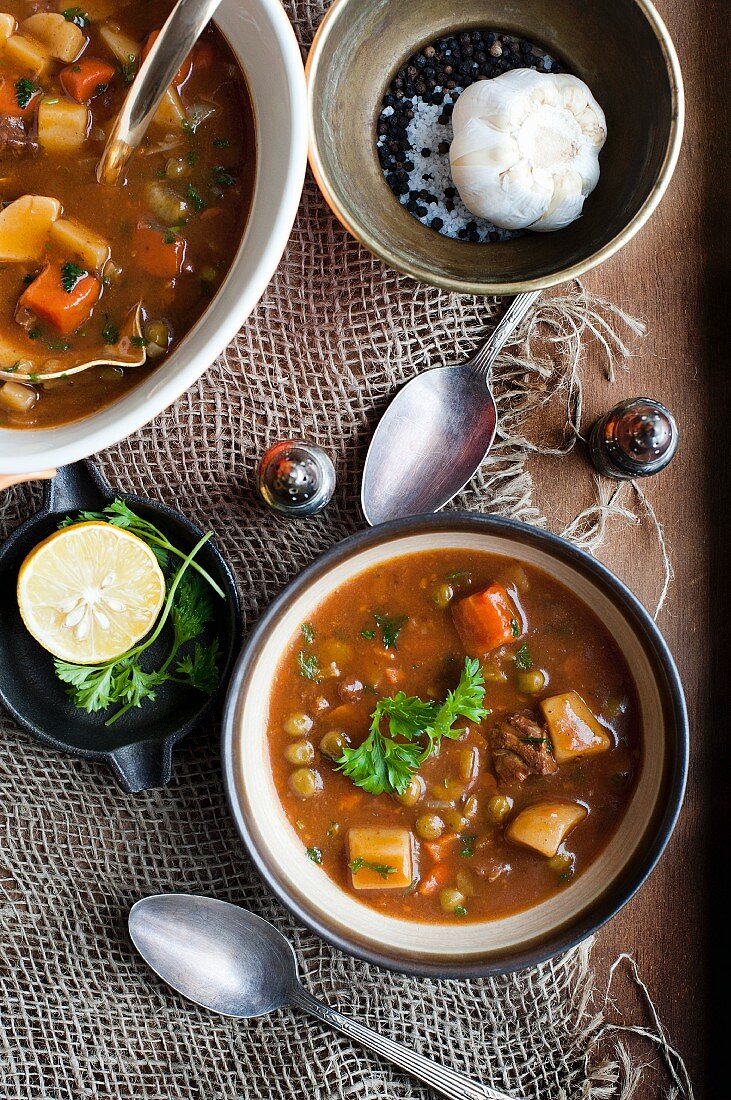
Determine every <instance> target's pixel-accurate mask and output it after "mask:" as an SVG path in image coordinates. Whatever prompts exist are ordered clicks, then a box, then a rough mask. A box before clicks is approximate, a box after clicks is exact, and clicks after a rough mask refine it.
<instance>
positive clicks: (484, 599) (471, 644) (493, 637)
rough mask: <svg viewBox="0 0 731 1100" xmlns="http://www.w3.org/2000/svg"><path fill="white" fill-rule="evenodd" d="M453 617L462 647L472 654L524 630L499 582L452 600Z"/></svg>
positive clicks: (510, 640) (511, 639)
mask: <svg viewBox="0 0 731 1100" xmlns="http://www.w3.org/2000/svg"><path fill="white" fill-rule="evenodd" d="M452 619H453V620H454V625H455V627H456V628H457V633H458V634H459V636H460V640H461V642H462V645H463V646H464V648H465V651H466V652H467V653H469V654H470V655H471V656H475V657H479V656H480V655H482V654H484V653H489V652H490V650H491V649H497V648H498V646H501V645H505V644H506V643H507V642H513V641H515V639H516V638H520V637H521V635H522V634H523V633H524V630H523V623H522V621H521V616H520V614H519V612H518V610H517V608H516V607H515V604H514V603H513V601H512V600H511V598H510V596H509V595H508V593H507V591H506V590H505V589H504V588H503V586H502V585H501V584H491V585H490V587H489V588H486V589H485V590H484V592H476V593H475V594H474V595H473V596H467V597H466V598H465V599H464V600H460V601H459V603H457V604H454V605H453V607H452Z"/></svg>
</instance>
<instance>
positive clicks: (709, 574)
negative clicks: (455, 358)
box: [544, 0, 731, 1100]
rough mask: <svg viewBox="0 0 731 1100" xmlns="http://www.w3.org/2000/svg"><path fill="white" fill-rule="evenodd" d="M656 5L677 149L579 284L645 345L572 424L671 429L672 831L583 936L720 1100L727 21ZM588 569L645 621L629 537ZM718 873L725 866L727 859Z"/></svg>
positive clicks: (700, 1084) (652, 590)
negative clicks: (717, 893)
mask: <svg viewBox="0 0 731 1100" xmlns="http://www.w3.org/2000/svg"><path fill="white" fill-rule="evenodd" d="M656 2H657V6H658V8H659V11H660V14H661V15H662V16H663V18H664V19H665V20H666V22H667V24H668V27H669V29H670V32H671V34H672V36H673V39H674V41H675V44H676V47H677V50H678V54H679V56H680V62H681V66H682V70H683V74H684V80H685V88H686V97H687V119H686V128H685V139H684V144H683V149H682V152H681V156H680V162H679V165H678V168H677V170H676V173H675V176H674V178H673V181H672V182H671V185H670V188H669V191H668V193H667V195H666V197H665V199H664V201H663V203H662V204H661V205H660V208H659V210H658V211H657V212H656V214H655V215H654V217H653V218H652V219H651V221H650V222H649V224H648V225H647V226H645V228H644V230H642V231H641V232H640V233H639V235H638V236H637V237H636V238H635V239H634V241H632V242H631V243H630V244H629V245H628V246H627V247H626V248H625V249H624V250H623V251H622V252H621V253H620V254H619V255H618V256H616V257H615V258H614V259H613V260H611V261H610V262H609V263H607V264H605V265H604V266H603V267H601V268H600V269H599V270H598V271H596V272H594V273H593V274H592V276H591V277H590V278H589V279H588V280H587V284H588V286H589V287H590V288H591V289H593V290H595V291H597V292H599V293H603V294H606V296H607V297H608V298H610V299H611V300H612V301H614V302H617V303H618V304H620V305H623V306H625V307H626V308H627V309H628V311H629V312H631V313H634V314H635V315H639V316H641V317H642V318H643V319H644V320H645V321H646V323H647V326H648V332H647V336H646V337H645V339H644V340H643V341H642V342H641V343H640V344H639V345H638V347H637V350H636V352H635V355H634V356H633V358H632V360H631V362H630V371H629V373H628V374H627V375H625V376H623V377H620V378H619V379H618V380H617V382H616V383H615V384H614V385H613V386H610V385H609V384H608V383H607V382H606V381H604V380H603V378H602V377H601V357H600V355H599V354H598V352H596V351H592V353H591V355H590V358H589V363H588V367H589V369H588V370H587V371H586V372H585V380H586V389H585V396H586V407H585V413H586V420H585V424H587V425H588V424H589V423H590V422H591V420H592V419H593V418H594V417H595V416H597V415H599V414H600V413H602V412H603V411H605V410H606V409H607V408H608V407H609V406H610V405H612V404H613V403H614V402H615V400H620V399H622V398H624V397H631V396H635V395H638V394H643V395H647V396H651V397H655V398H657V399H659V400H661V401H663V402H664V403H666V404H667V405H668V406H669V408H670V409H671V410H673V412H674V413H675V415H676V417H677V420H678V423H679V427H680V431H681V448H680V451H679V454H678V457H677V458H676V459H675V461H674V463H673V464H672V465H671V466H670V467H669V469H668V470H666V471H665V472H664V473H662V474H660V475H658V476H657V477H655V478H651V479H648V481H647V482H646V483H645V486H646V490H647V493H648V496H649V497H650V499H651V501H652V503H653V505H654V507H655V509H656V511H657V515H658V518H659V520H660V521H661V523H662V524H663V526H664V529H665V533H666V536H667V539H668V543H669V546H670V548H671V553H672V558H673V564H674V567H675V579H674V582H673V585H672V588H671V592H670V598H669V600H668V602H667V605H666V608H665V610H663V611H662V612H661V614H660V617H659V620H658V624H659V626H660V628H661V630H662V631H663V633H664V634H665V637H666V638H667V640H668V643H669V645H670V648H671V650H672V652H673V654H674V655H675V658H676V660H677V663H678V666H679V668H680V673H681V676H682V678H683V682H684V684H685V690H686V696H687V701H688V706H689V713H690V739H691V754H690V774H689V781H688V788H687V795H686V799H685V805H684V809H683V812H682V816H681V819H680V823H679V825H678V827H677V829H676V831H675V834H674V836H673V838H672V840H671V842H670V844H669V846H668V849H667V850H666V853H665V855H664V857H663V859H662V861H661V863H660V865H659V866H658V867H657V868H656V870H655V871H654V873H653V874H652V876H651V877H650V879H649V881H648V882H647V883H646V885H645V887H644V888H643V889H642V890H641V891H640V893H639V895H638V896H636V897H635V898H634V899H633V901H631V902H630V903H629V905H627V906H626V908H625V909H624V910H623V911H622V912H621V913H620V914H619V915H618V916H617V917H616V918H615V919H614V920H613V921H611V922H610V924H609V925H608V926H606V927H605V928H604V929H603V930H602V931H601V932H600V933H599V935H598V939H597V943H596V947H595V951H594V962H595V964H596V966H597V969H598V972H599V975H600V979H602V978H605V977H606V972H607V968H608V966H609V964H610V963H611V961H612V960H613V959H614V958H615V957H616V956H617V955H618V954H619V953H620V952H623V951H627V952H630V953H631V954H632V955H633V956H634V958H635V959H636V960H637V962H638V964H639V970H640V973H641V975H642V978H643V980H644V981H645V982H646V983H647V986H648V989H649V992H650V994H651V996H652V997H653V1000H654V1002H655V1005H656V1007H657V1009H658V1012H659V1015H660V1018H661V1019H662V1021H663V1022H664V1024H665V1026H666V1028H667V1031H668V1035H669V1038H670V1041H671V1042H672V1043H674V1044H675V1045H676V1047H677V1049H678V1050H679V1052H680V1053H681V1054H682V1055H683V1057H684V1058H685V1060H686V1064H687V1067H688V1070H689V1072H690V1075H691V1080H692V1083H693V1086H694V1088H695V1090H696V1096H697V1097H701V1096H706V1095H707V1096H714V1097H720V1096H722V1095H728V1093H729V1089H728V1085H727V1084H726V1085H725V1087H721V1085H720V1082H721V1075H720V1072H719V1074H718V1078H719V1087H718V1088H713V1087H712V1084H711V1080H712V1075H713V1069H714V1063H713V1055H714V1054H715V1055H716V1056H717V1057H718V1056H719V1050H720V1049H722V1048H720V1041H716V1042H715V1043H714V1042H713V1041H712V1035H711V1021H712V1017H713V1013H712V1012H711V1008H710V1004H711V993H712V992H713V986H714V980H715V981H718V948H719V945H720V944H721V943H722V942H723V940H724V939H727V933H726V934H725V935H723V934H722V933H721V921H722V919H723V913H722V912H719V911H718V910H719V906H718V903H717V905H716V911H715V912H714V913H713V914H712V913H711V895H710V890H711V883H712V881H713V878H714V877H715V878H716V880H717V881H718V874H719V872H718V870H716V871H715V874H714V871H713V867H712V866H711V864H712V848H711V838H712V836H713V835H714V834H715V833H717V829H714V828H713V822H714V810H713V808H712V807H713V803H714V802H715V806H716V809H715V820H716V822H718V823H719V824H720V822H721V820H722V819H721V812H722V810H721V806H720V798H721V785H722V784H723V782H724V780H723V775H726V776H727V775H728V770H729V765H728V755H729V754H728V749H727V748H726V746H727V745H728V741H729V721H728V719H729V707H728V701H726V703H725V704H724V703H723V702H722V698H723V696H722V693H723V692H725V693H726V700H728V680H729V673H728V669H727V668H726V663H727V660H728V654H729V652H731V650H730V649H729V644H728V643H729V640H731V639H729V631H728V626H727V624H726V622H725V616H724V605H725V610H726V613H727V614H728V612H729V611H730V610H731V601H730V600H729V599H728V597H729V582H728V574H729V563H728V550H727V546H728V542H727V541H726V540H725V538H724V536H725V535H726V533H727V531H728V528H729V526H730V525H729V522H728V514H729V505H730V500H729V493H728V489H727V486H728V484H729V478H728V477H724V473H726V474H731V456H730V454H729V447H728V443H727V438H728V430H727V428H726V424H724V423H723V418H724V417H725V418H728V417H729V416H730V415H731V400H730V397H731V387H730V385H729V378H728V353H727V351H726V341H725V339H724V337H725V332H724V326H727V325H728V323H729V322H728V318H729V314H728V302H727V301H726V302H725V303H724V300H723V297H724V292H723V279H724V275H725V272H724V263H723V261H724V259H725V257H726V256H727V255H728V237H727V236H726V239H725V240H724V227H723V216H724V214H725V213H726V211H725V210H724V200H725V206H726V207H728V199H729V194H728V189H727V188H726V187H725V180H724V178H723V170H724V167H726V166H727V165H728V158H727V157H726V165H724V164H723V159H724V149H723V147H724V142H725V140H726V135H725V133H722V127H723V126H724V125H728V121H727V120H728V96H727V94H726V86H727V81H728V62H727V60H723V58H726V59H727V58H728V52H724V46H725V51H728V48H729V43H728V37H727V36H728V22H729V20H728V11H729V9H728V6H727V4H726V3H725V2H724V0H656ZM724 39H725V40H726V41H725V42H724ZM724 107H725V108H726V109H725V112H724ZM724 113H725V116H726V118H725V120H724ZM727 220H728V215H727ZM724 306H725V307H726V308H724ZM592 366H595V368H596V369H595V370H591V367H592ZM727 422H728V421H727ZM724 452H725V453H724ZM582 459H583V456H581V457H580V456H576V458H575V459H574V462H575V464H576V473H577V476H586V474H585V473H584V474H583V475H582V474H581V470H582V469H585V464H584V463H583V461H582ZM564 470H565V467H564ZM570 481H571V479H570V478H565V477H563V478H562V479H561V483H562V484H563V485H566V486H567V488H566V489H565V493H566V517H567V518H568V515H569V511H570V507H574V508H575V504H576V496H575V494H576V489H575V485H573V484H571V485H568V483H569V482H570ZM554 484H557V482H556V483H554ZM556 491H558V490H554V492H556ZM569 498H570V501H569ZM628 499H629V498H628ZM547 503H548V497H546V500H545V501H544V504H545V505H546V506H547ZM599 557H600V558H601V559H602V560H603V561H604V562H605V563H606V564H607V565H609V566H610V567H611V568H613V569H614V570H615V571H616V572H617V573H618V574H619V575H620V577H622V579H623V580H625V581H626V582H627V583H628V584H629V585H630V587H631V588H633V589H634V590H635V592H636V593H637V594H638V595H639V596H640V598H641V599H643V601H644V602H645V604H646V606H648V607H651V606H653V604H654V600H655V598H656V595H657V589H658V578H659V575H660V573H659V569H660V566H659V561H658V556H657V550H656V548H655V546H654V545H653V542H652V540H651V539H650V537H649V536H647V534H646V533H645V534H643V535H638V533H637V532H636V531H633V530H632V529H631V528H630V527H629V526H628V525H627V524H626V523H625V522H623V521H614V522H613V523H612V525H611V527H610V530H609V533H608V538H607V541H606V543H605V545H604V546H603V547H602V548H601V550H600V551H599ZM714 662H715V666H714ZM724 761H725V765H724V763H723V762H724ZM719 857H720V852H719ZM724 858H725V860H726V861H727V860H728V854H727V852H726V854H725V857H724ZM718 900H720V898H719V899H718ZM714 924H716V925H717V927H718V930H719V932H718V936H717V937H715V936H714V935H713V932H714ZM712 940H713V941H714V943H715V950H714V952H713V955H711V948H712V946H713V944H712ZM712 961H715V964H716V965H715V973H714V972H713V971H712V967H711V962H712ZM600 988H602V986H601V982H600ZM617 993H618V1000H617V1004H618V1009H619V1010H620V1013H621V1012H625V1013H626V1017H627V1022H638V1023H647V1021H648V1017H647V1015H646V1013H644V1012H643V1006H642V1001H641V999H640V998H638V996H637V990H636V987H633V985H632V983H631V982H630V981H629V980H627V979H626V978H625V979H624V980H622V981H621V982H620V985H619V986H618V987H617ZM719 993H720V991H719ZM719 1040H720V1036H719ZM635 1052H636V1054H637V1055H640V1054H648V1053H650V1048H649V1047H648V1046H647V1045H646V1044H644V1045H643V1044H642V1043H640V1045H639V1046H638V1047H636V1051H635ZM659 1095H661V1093H660V1091H659V1080H658V1078H657V1077H654V1076H653V1075H652V1074H650V1075H649V1076H648V1077H647V1079H646V1082H645V1083H644V1084H643V1086H642V1088H641V1089H640V1090H639V1091H638V1092H637V1093H635V1094H634V1100H640V1098H642V1100H644V1098H645V1097H651V1096H652V1097H655V1096H659Z"/></svg>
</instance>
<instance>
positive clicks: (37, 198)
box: [0, 195, 61, 263]
mask: <svg viewBox="0 0 731 1100" xmlns="http://www.w3.org/2000/svg"><path fill="white" fill-rule="evenodd" d="M60 213H61V203H60V202H59V201H58V199H52V198H49V197H48V196H47V195H21V197H20V198H19V199H15V201H14V202H11V203H10V204H9V205H8V206H6V207H5V209H4V210H3V211H1V212H0V261H14V262H16V263H18V262H19V263H31V262H33V261H35V260H40V258H41V256H42V255H43V249H44V247H45V244H46V241H47V240H48V234H49V232H50V229H51V226H52V225H53V223H54V221H55V220H56V218H57V217H58V216H59V214H60Z"/></svg>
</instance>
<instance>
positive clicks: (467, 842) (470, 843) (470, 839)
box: [459, 833, 477, 859]
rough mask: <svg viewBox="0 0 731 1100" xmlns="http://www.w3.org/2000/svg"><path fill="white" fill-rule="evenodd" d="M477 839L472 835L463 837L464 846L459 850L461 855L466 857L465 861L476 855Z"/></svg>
mask: <svg viewBox="0 0 731 1100" xmlns="http://www.w3.org/2000/svg"><path fill="white" fill-rule="evenodd" d="M476 840H477V837H476V836H474V834H472V833H470V834H469V835H468V836H463V837H462V845H461V847H460V849H459V854H460V855H461V856H464V858H465V859H470V858H471V856H473V855H474V854H475V841H476Z"/></svg>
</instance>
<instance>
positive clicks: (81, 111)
mask: <svg viewBox="0 0 731 1100" xmlns="http://www.w3.org/2000/svg"><path fill="white" fill-rule="evenodd" d="M88 132H89V109H88V107H87V106H86V104H85V103H71V101H70V100H68V99H56V100H54V99H42V100H41V104H40V107H39V108H38V143H39V145H42V146H43V148H44V149H47V150H48V152H49V153H75V152H77V151H78V150H79V149H80V148H81V146H82V145H83V144H84V142H85V141H86V135H87V133H88Z"/></svg>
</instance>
